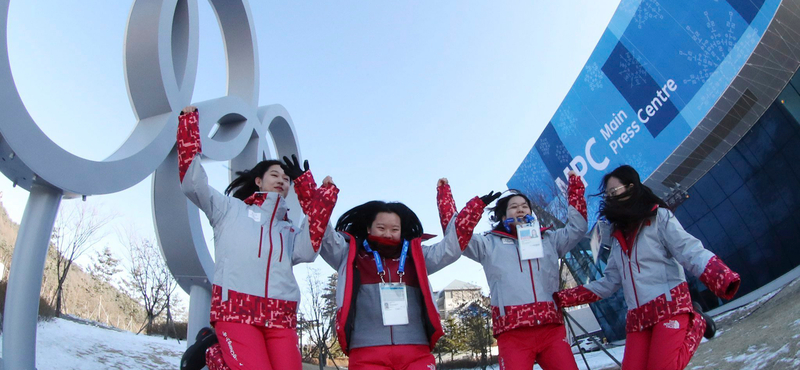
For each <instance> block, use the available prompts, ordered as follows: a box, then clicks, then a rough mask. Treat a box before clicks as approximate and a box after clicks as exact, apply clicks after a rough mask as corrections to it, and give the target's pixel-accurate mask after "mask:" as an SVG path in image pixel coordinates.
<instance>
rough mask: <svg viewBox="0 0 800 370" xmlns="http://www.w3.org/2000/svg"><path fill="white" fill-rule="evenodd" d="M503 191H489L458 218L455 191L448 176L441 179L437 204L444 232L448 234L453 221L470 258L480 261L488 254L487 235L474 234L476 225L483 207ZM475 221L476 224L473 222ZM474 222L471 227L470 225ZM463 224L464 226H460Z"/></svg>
mask: <svg viewBox="0 0 800 370" xmlns="http://www.w3.org/2000/svg"><path fill="white" fill-rule="evenodd" d="M500 194H501V193H495V192H494V191H492V192H489V194H486V195H484V196H482V197H480V198H477V197H476V198H473V200H472V202H474V200H475V199H480V202H482V203H483V205H482V206H480V203H477V202H474V203H472V204H467V206H466V207H464V210H463V211H462V212H459V216H458V218H455V217H454V216H455V214H456V203H455V201H454V200H453V193H452V191H451V189H450V183H449V182H448V181H447V179H446V178H442V179H439V182H438V184H437V186H436V204H437V206H438V208H439V222H440V223H441V224H442V232H444V233H445V235H447V227H448V225H449V224H450V223H453V225H454V227H455V232H456V236H457V238H458V245H459V247H460V248H461V250H462V251H463V252H464V255H466V256H467V257H468V258H470V259H472V260H475V261H477V262H480V261H481V260H482V259H483V256H484V255H485V254H486V246H487V245H488V243H487V242H486V237H485V236H483V235H480V234H473V230H474V229H475V225H477V223H478V221H479V220H480V218H481V215H482V214H483V209H484V208H485V207H486V206H488V205H489V204H491V203H492V202H493V201H494V200H495V199H497V198H499V197H500ZM473 223H474V224H473ZM470 224H472V226H471V227H470V226H469V225H470ZM458 225H462V227H458Z"/></svg>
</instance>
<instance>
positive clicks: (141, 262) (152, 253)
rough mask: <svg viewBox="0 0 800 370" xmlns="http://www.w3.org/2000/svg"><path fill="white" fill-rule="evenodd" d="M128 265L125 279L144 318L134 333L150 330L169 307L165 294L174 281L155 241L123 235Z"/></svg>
mask: <svg viewBox="0 0 800 370" xmlns="http://www.w3.org/2000/svg"><path fill="white" fill-rule="evenodd" d="M126 244H127V246H128V252H129V261H128V262H129V265H128V274H129V278H130V280H129V281H127V286H128V289H129V290H130V294H131V296H132V297H134V298H135V299H138V300H139V302H140V303H141V304H142V306H143V307H144V310H145V314H146V319H145V322H144V324H143V325H142V327H141V328H139V331H138V332H137V334H138V333H141V332H142V329H146V330H145V332H146V333H147V334H152V333H153V321H154V320H155V319H156V318H157V317H158V316H159V315H161V313H162V312H164V310H165V309H167V307H168V306H169V302H170V299H169V297H170V296H171V295H172V293H173V292H174V291H175V287H176V286H177V284H176V283H175V282H174V281H175V280H174V278H173V277H172V273H171V272H170V271H169V268H168V267H167V264H166V262H165V261H164V258H163V257H162V256H161V253H160V252H159V251H158V249H157V248H158V247H157V246H156V245H155V243H154V242H153V241H152V240H150V239H146V238H141V237H139V236H136V235H130V236H128V237H127V242H126Z"/></svg>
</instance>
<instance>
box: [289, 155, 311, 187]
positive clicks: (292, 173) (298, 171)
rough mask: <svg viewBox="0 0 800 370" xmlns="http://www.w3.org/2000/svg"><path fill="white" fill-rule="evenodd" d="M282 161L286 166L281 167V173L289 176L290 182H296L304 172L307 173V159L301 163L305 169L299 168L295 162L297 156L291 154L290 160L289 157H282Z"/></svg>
mask: <svg viewBox="0 0 800 370" xmlns="http://www.w3.org/2000/svg"><path fill="white" fill-rule="evenodd" d="M283 161H284V162H286V164H284V165H283V172H286V175H287V176H289V178H290V179H292V181H294V180H296V179H297V178H298V177H300V176H302V175H303V174H304V173H306V171H308V159H306V160H305V162H304V163H303V167H305V169H302V168H300V161H298V160H297V156H296V155H294V154H292V159H291V160H290V159H289V157H287V156H283Z"/></svg>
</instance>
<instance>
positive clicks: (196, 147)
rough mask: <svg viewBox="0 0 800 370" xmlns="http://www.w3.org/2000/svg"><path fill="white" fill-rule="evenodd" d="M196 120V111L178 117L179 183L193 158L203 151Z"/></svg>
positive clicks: (197, 116)
mask: <svg viewBox="0 0 800 370" xmlns="http://www.w3.org/2000/svg"><path fill="white" fill-rule="evenodd" d="M198 120H199V114H198V113H197V112H196V111H195V112H189V113H184V114H181V115H180V116H178V137H177V141H178V175H179V176H180V180H181V182H183V177H184V176H186V171H188V170H189V165H191V164H192V160H194V157H195V156H196V155H197V154H198V153H201V152H202V151H203V148H202V145H201V144H200V126H199V125H198Z"/></svg>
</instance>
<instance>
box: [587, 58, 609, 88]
mask: <svg viewBox="0 0 800 370" xmlns="http://www.w3.org/2000/svg"><path fill="white" fill-rule="evenodd" d="M603 78H604V75H603V71H602V70H601V69H600V66H599V65H597V63H592V64H588V65H586V74H585V75H584V76H583V81H584V82H586V84H587V85H589V89H591V90H592V91H595V90H598V89H602V88H603Z"/></svg>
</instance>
